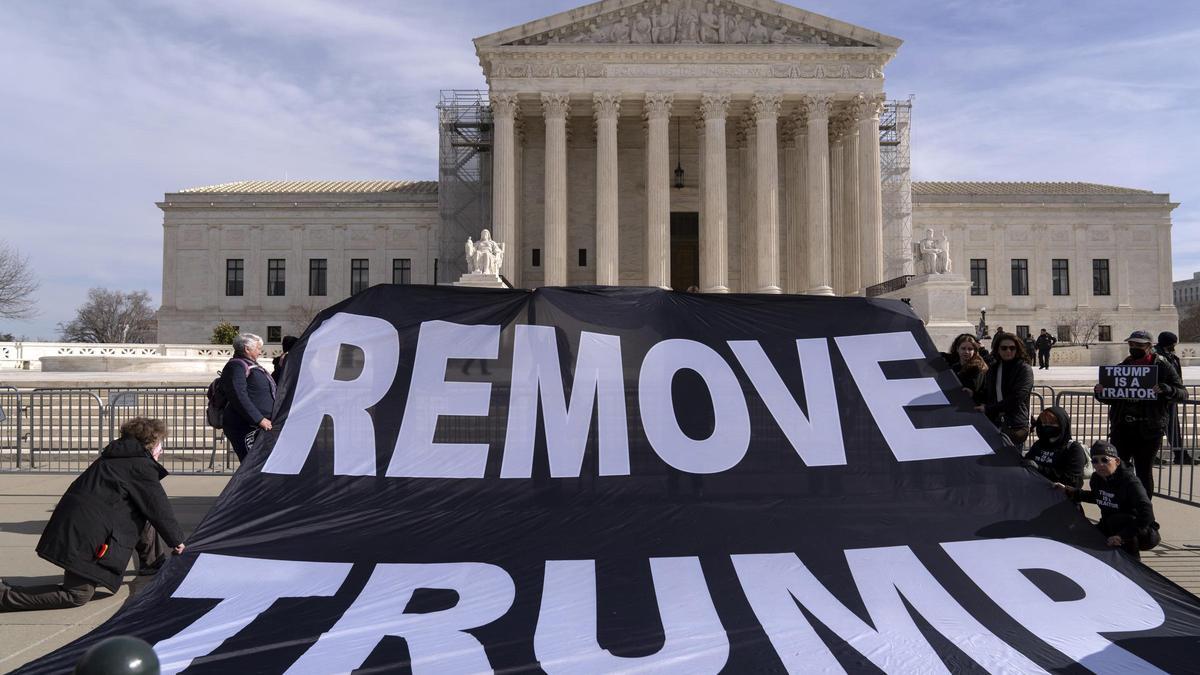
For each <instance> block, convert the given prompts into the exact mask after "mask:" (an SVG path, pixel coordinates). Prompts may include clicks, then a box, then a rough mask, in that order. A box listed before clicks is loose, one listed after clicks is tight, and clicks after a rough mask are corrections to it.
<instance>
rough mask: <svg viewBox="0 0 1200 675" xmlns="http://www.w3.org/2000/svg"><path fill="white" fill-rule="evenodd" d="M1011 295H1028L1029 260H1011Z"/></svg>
mask: <svg viewBox="0 0 1200 675" xmlns="http://www.w3.org/2000/svg"><path fill="white" fill-rule="evenodd" d="M1012 294H1013V295H1029V259H1028V258H1013V260H1012Z"/></svg>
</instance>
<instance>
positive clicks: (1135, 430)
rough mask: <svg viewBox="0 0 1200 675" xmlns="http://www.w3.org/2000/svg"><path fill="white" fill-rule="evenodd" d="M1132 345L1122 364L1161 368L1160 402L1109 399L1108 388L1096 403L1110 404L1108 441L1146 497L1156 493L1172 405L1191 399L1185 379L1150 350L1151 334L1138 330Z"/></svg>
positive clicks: (1156, 388) (1156, 390)
mask: <svg viewBox="0 0 1200 675" xmlns="http://www.w3.org/2000/svg"><path fill="white" fill-rule="evenodd" d="M1125 342H1126V343H1128V344H1129V356H1128V357H1127V358H1126V359H1125V360H1124V361H1122V362H1121V365H1123V366H1128V365H1135V366H1151V365H1153V366H1158V384H1156V385H1154V393H1155V395H1156V396H1157V397H1158V398H1156V399H1151V400H1146V401H1140V400H1139V401H1130V400H1124V399H1109V398H1105V397H1103V396H1102V395H1101V394H1103V392H1104V388H1103V387H1101V386H1100V385H1099V384H1097V385H1096V388H1095V396H1096V400H1098V401H1101V402H1103V403H1107V404H1108V440H1110V441H1112V444H1113V445H1114V446H1116V448H1117V452H1118V453H1119V454H1120V456H1121V461H1122V462H1124V463H1125V464H1126V465H1129V464H1132V465H1133V469H1134V471H1135V472H1136V473H1137V477H1138V479H1139V480H1141V481H1142V485H1143V487H1145V490H1146V495H1147V496H1152V495H1153V494H1154V458H1155V457H1157V456H1158V450H1159V447H1160V446H1161V445H1162V437H1163V433H1164V432H1165V431H1166V429H1167V424H1168V422H1169V419H1170V415H1171V406H1172V405H1173V404H1174V403H1182V402H1184V401H1186V400H1187V398H1188V393H1187V389H1185V388H1184V386H1183V380H1181V379H1180V377H1179V373H1178V372H1177V371H1176V370H1175V367H1174V366H1172V365H1171V363H1170V362H1169V361H1167V360H1166V359H1164V358H1163V357H1162V356H1160V355H1158V354H1155V353H1154V352H1153V351H1151V349H1150V344H1151V342H1152V340H1151V338H1150V334H1149V333H1147V332H1146V331H1144V330H1138V331H1134V332H1133V334H1131V335H1130V336H1129V339H1128V340H1126V341H1125Z"/></svg>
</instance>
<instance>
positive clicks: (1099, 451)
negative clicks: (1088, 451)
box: [1092, 441, 1121, 459]
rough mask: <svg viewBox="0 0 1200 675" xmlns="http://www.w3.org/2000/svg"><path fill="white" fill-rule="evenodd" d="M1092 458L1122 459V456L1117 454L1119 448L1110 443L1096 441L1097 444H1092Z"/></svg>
mask: <svg viewBox="0 0 1200 675" xmlns="http://www.w3.org/2000/svg"><path fill="white" fill-rule="evenodd" d="M1092 457H1113V458H1115V459H1121V456H1120V455H1119V454H1117V448H1116V447H1115V446H1114V445H1113V444H1112V443H1109V442H1108V441H1096V442H1095V443H1092Z"/></svg>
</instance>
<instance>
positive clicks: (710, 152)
mask: <svg viewBox="0 0 1200 675" xmlns="http://www.w3.org/2000/svg"><path fill="white" fill-rule="evenodd" d="M728 110H729V96H727V95H723V94H722V95H710V94H705V95H704V96H703V97H702V98H701V99H700V114H701V115H702V116H703V117H704V161H703V164H704V173H703V176H704V183H703V187H702V189H701V197H702V198H703V199H704V218H703V220H702V221H701V223H700V289H701V290H702V291H703V292H705V293H728V292H729V194H728V190H729V184H728V176H727V169H726V165H725V162H726V159H725V114H726V112H728Z"/></svg>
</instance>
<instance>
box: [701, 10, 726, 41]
mask: <svg viewBox="0 0 1200 675" xmlns="http://www.w3.org/2000/svg"><path fill="white" fill-rule="evenodd" d="M700 41H701V42H704V43H706V44H717V43H719V42H720V41H721V15H720V14H717V13H716V12H715V11H713V5H712V3H711V2H710V3H708V6H707V7H705V8H704V12H703V13H701V14H700Z"/></svg>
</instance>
